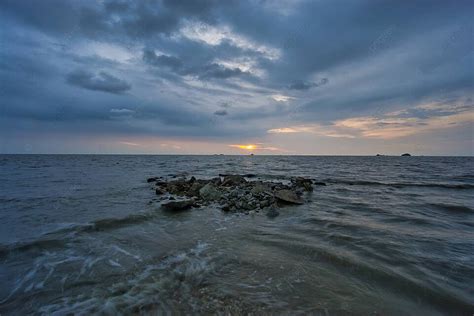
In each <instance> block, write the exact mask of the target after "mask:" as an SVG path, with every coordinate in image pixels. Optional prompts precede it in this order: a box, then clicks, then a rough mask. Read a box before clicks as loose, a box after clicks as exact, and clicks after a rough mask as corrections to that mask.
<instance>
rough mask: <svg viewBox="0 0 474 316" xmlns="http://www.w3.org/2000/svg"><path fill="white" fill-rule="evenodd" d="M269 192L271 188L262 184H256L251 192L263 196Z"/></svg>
mask: <svg viewBox="0 0 474 316" xmlns="http://www.w3.org/2000/svg"><path fill="white" fill-rule="evenodd" d="M267 191H270V188H269V187H268V186H267V185H264V184H262V183H260V182H257V183H255V185H254V186H253V188H252V189H251V190H250V192H252V194H262V193H264V192H267Z"/></svg>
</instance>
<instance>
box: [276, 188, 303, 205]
mask: <svg viewBox="0 0 474 316" xmlns="http://www.w3.org/2000/svg"><path fill="white" fill-rule="evenodd" d="M274 196H275V198H276V199H278V200H279V201H283V202H286V203H292V204H303V200H302V199H301V198H300V197H299V196H298V195H297V194H296V193H295V192H294V191H291V190H286V189H283V190H278V191H276V192H275V193H274Z"/></svg>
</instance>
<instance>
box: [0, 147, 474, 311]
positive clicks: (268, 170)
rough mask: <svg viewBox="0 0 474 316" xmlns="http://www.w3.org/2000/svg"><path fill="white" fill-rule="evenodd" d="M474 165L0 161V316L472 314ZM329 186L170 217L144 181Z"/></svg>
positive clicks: (308, 160) (313, 160)
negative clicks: (266, 209) (288, 198)
mask: <svg viewBox="0 0 474 316" xmlns="http://www.w3.org/2000/svg"><path fill="white" fill-rule="evenodd" d="M473 166H474V159H473V158H466V157H289V156H282V157H279V156H274V157H271V156H113V155H110V156H107V155H104V156H101V155H98V156H94V155H70V156H69V155H58V156H50V155H26V156H15V155H4V156H0V178H1V181H0V202H1V203H0V314H2V315H19V314H58V315H62V314H67V313H76V314H84V315H88V314H91V313H102V314H111V315H115V314H118V313H123V314H130V313H135V314H149V313H150V314H156V313H165V312H177V313H186V314H196V313H213V312H231V313H236V314H240V313H248V312H253V313H255V314H262V313H289V312H291V314H317V315H318V314H321V315H354V314H355V315H359V314H364V315H368V314H382V315H402V314H403V315H471V314H472V313H474V281H473V280H474V264H473V263H474V199H473V196H474V170H473V169H474V168H473ZM219 173H240V174H247V173H253V174H256V175H257V176H258V177H260V178H261V179H263V180H271V179H275V180H285V179H289V178H290V177H292V176H305V177H310V178H312V179H315V180H318V181H324V182H326V183H327V186H315V189H314V192H312V193H310V194H308V195H306V196H305V199H307V200H308V201H309V202H308V203H306V204H304V205H299V206H289V207H285V208H282V209H281V210H280V216H278V217H276V218H271V219H270V218H267V217H266V216H265V215H261V214H256V215H238V214H225V213H223V212H221V211H220V210H219V208H218V206H217V205H216V206H215V207H205V208H200V209H193V210H191V211H187V212H182V213H179V214H169V213H166V212H163V211H162V210H161V209H160V205H159V202H158V201H157V200H156V195H155V193H154V191H153V190H152V186H151V185H150V184H148V183H147V182H146V179H147V177H151V176H164V177H171V175H184V176H191V175H194V176H196V177H204V178H210V177H215V176H217V175H218V174H219Z"/></svg>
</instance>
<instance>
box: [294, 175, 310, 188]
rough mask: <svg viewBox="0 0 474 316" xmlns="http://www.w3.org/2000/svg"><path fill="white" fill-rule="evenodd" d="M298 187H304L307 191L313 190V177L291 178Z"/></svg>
mask: <svg viewBox="0 0 474 316" xmlns="http://www.w3.org/2000/svg"><path fill="white" fill-rule="evenodd" d="M291 181H292V182H293V184H294V185H295V186H296V187H299V188H303V189H304V190H305V191H313V186H312V184H313V181H312V180H311V179H307V178H303V177H297V178H293V179H292V180H291Z"/></svg>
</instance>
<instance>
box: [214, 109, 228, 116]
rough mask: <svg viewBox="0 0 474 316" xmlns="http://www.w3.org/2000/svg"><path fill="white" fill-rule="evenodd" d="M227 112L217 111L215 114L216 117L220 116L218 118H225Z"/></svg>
mask: <svg viewBox="0 0 474 316" xmlns="http://www.w3.org/2000/svg"><path fill="white" fill-rule="evenodd" d="M227 114H228V113H227V110H217V111H215V112H214V115H218V116H225V115H227Z"/></svg>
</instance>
